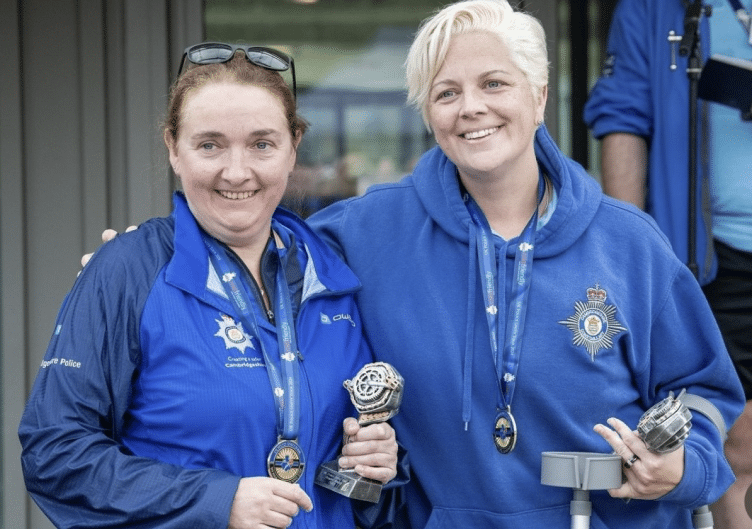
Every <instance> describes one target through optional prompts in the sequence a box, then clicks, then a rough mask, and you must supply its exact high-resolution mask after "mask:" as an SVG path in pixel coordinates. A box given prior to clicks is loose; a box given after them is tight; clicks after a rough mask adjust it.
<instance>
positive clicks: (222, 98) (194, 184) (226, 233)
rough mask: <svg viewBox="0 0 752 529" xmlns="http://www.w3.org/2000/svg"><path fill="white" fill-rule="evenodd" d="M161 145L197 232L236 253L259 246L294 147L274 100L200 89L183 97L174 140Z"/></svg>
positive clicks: (230, 89) (233, 90) (256, 91)
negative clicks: (234, 250)
mask: <svg viewBox="0 0 752 529" xmlns="http://www.w3.org/2000/svg"><path fill="white" fill-rule="evenodd" d="M165 141H166V143H167V147H168V150H169V153H170V164H171V165H172V168H173V170H174V171H175V174H176V175H177V176H178V178H180V181H181V183H182V185H183V190H184V192H185V196H186V199H187V200H188V206H189V207H190V209H191V212H192V213H193V215H194V217H195V218H196V220H197V221H198V223H199V224H200V225H201V227H202V228H203V229H204V230H206V232H207V233H209V234H210V235H211V236H213V237H214V238H216V239H218V240H220V241H222V242H224V243H225V244H227V245H228V246H230V247H231V248H234V249H237V248H250V247H252V246H258V245H265V244H266V241H267V239H268V238H269V233H270V231H269V230H270V227H271V216H272V213H273V212H274V210H275V208H276V207H277V205H278V204H279V202H280V200H281V199H282V195H283V194H284V192H285V188H286V187H287V181H288V177H289V175H290V173H291V172H292V169H293V167H294V165H295V154H296V151H295V149H296V147H297V142H296V141H294V140H293V136H292V133H291V132H290V126H289V124H288V121H287V119H286V118H285V114H284V110H283V107H282V104H281V103H280V101H279V100H278V99H277V98H276V97H275V96H273V95H272V93H271V92H269V91H268V90H265V89H263V88H259V87H257V86H252V85H242V84H237V83H233V82H214V83H208V84H205V85H204V86H202V87H201V88H198V89H196V90H195V91H193V92H191V93H189V94H188V95H187V96H186V99H185V102H184V103H183V108H182V112H181V122H180V130H179V133H178V136H177V138H176V140H174V141H171V139H170V136H169V134H166V135H165Z"/></svg>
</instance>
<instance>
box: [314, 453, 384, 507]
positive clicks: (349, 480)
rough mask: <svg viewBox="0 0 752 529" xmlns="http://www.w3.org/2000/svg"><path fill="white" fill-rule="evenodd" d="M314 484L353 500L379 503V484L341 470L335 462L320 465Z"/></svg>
mask: <svg viewBox="0 0 752 529" xmlns="http://www.w3.org/2000/svg"><path fill="white" fill-rule="evenodd" d="M316 484H317V485H320V486H322V487H324V488H325V489H329V490H332V491H334V492H336V493H337V494H342V495H343V496H347V497H348V498H350V499H353V500H363V501H368V502H371V503H376V502H378V501H379V497H380V496H381V482H380V481H376V480H374V479H369V478H364V477H363V476H361V475H360V474H357V473H356V472H354V471H352V470H342V469H340V468H339V465H338V464H337V462H336V461H328V462H326V463H324V464H322V465H321V466H320V467H319V468H318V470H317V471H316Z"/></svg>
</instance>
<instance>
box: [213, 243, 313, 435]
mask: <svg viewBox="0 0 752 529" xmlns="http://www.w3.org/2000/svg"><path fill="white" fill-rule="evenodd" d="M203 238H204V244H206V247H207V249H208V250H209V258H210V259H211V262H212V265H214V268H215V269H216V270H217V272H218V273H219V277H220V280H221V282H222V285H223V286H224V288H225V292H226V293H227V297H229V298H230V301H231V302H232V304H233V306H234V307H235V309H236V310H237V311H238V314H239V315H240V320H241V321H242V322H243V324H244V325H245V326H247V328H248V329H249V330H251V332H252V333H253V334H254V335H255V336H256V337H257V338H258V341H259V344H260V345H261V351H262V353H263V355H264V363H265V364H266V372H267V374H268V376H269V382H270V383H271V385H272V392H273V393H274V400H275V402H276V404H277V436H278V437H279V438H280V439H297V437H298V430H299V427H300V394H299V392H298V388H299V387H300V366H299V365H298V346H297V341H296V337H295V328H294V327H293V321H292V320H293V312H292V304H291V303H290V291H289V288H288V284H287V278H286V277H285V273H284V270H283V266H282V258H281V256H280V262H279V266H278V267H277V276H276V294H277V299H276V302H277V314H276V320H277V342H278V343H279V353H280V354H279V362H280V364H281V371H282V374H281V375H280V369H279V368H278V367H277V363H276V362H275V359H273V358H272V357H271V355H270V354H269V351H267V349H266V347H264V341H263V340H262V339H261V333H260V331H259V328H258V324H257V322H256V315H255V314H254V312H253V309H252V305H251V303H250V300H249V299H248V295H247V294H246V291H245V289H244V288H243V285H242V284H241V283H240V280H239V278H240V277H241V275H242V274H243V272H242V271H241V270H240V269H239V267H238V266H237V264H236V263H233V262H232V259H228V258H227V252H226V250H225V249H224V248H223V247H222V245H220V244H219V242H217V241H216V240H215V239H213V238H211V237H209V236H207V235H204V236H203ZM275 248H276V245H275ZM277 253H278V255H279V248H277ZM283 378H284V380H283ZM279 390H283V391H279Z"/></svg>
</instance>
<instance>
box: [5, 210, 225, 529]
mask: <svg viewBox="0 0 752 529" xmlns="http://www.w3.org/2000/svg"><path fill="white" fill-rule="evenodd" d="M172 231H173V223H172V221H171V219H156V220H152V221H149V222H147V223H145V224H144V225H142V226H141V227H140V228H139V229H138V230H137V231H136V232H133V233H129V234H124V235H121V236H119V237H117V238H116V239H115V240H113V241H111V242H109V243H107V244H105V245H104V246H102V247H101V248H100V250H99V251H98V252H97V253H96V254H95V255H94V257H93V258H92V260H91V261H90V263H89V264H88V265H87V266H86V267H85V269H84V270H83V271H82V272H81V275H80V276H79V278H78V280H77V281H76V284H75V285H74V287H73V289H72V291H71V292H70V294H69V295H68V297H67V299H66V302H65V306H64V307H63V309H62V310H61V313H60V315H59V318H58V321H57V322H56V325H55V332H54V335H53V337H52V340H51V341H50V345H49V348H48V350H47V353H46V354H45V357H44V360H43V361H42V364H41V367H40V372H39V375H38V377H37V380H36V382H35V385H34V389H33V390H32V393H31V396H30V398H29V401H28V404H27V406H26V410H25V412H24V415H23V417H22V420H21V424H20V427H19V436H20V440H21V444H22V445H23V454H22V464H23V469H24V475H25V477H26V484H27V488H28V490H29V492H30V494H31V495H32V497H33V498H34V500H35V501H36V502H37V504H38V505H39V506H40V508H41V509H42V510H43V511H44V512H45V514H47V516H48V517H50V519H51V520H53V521H54V522H55V524H56V526H57V527H91V528H95V527H96V528H102V527H122V528H125V527H175V528H177V527H188V526H192V525H193V524H194V523H199V525H204V526H222V527H223V526H224V525H222V524H226V520H227V517H228V514H229V508H230V505H231V502H232V499H233V497H234V493H235V489H236V487H237V482H238V478H237V477H235V476H232V475H229V474H228V473H226V472H222V471H217V470H186V469H182V468H179V467H177V466H175V465H170V464H165V463H158V462H155V461H152V460H148V459H145V458H140V457H135V456H133V455H132V454H130V453H128V451H127V450H124V448H123V445H122V443H121V439H122V435H123V429H124V424H125V417H126V413H127V411H126V410H127V408H128V404H129V399H130V396H131V394H132V383H133V379H134V377H135V376H136V373H137V370H138V368H139V364H140V360H141V352H140V346H139V344H138V341H137V340H133V337H137V336H139V327H140V324H141V322H140V315H141V313H142V310H143V306H144V304H145V303H146V300H147V298H148V295H149V292H150V288H149V287H150V285H152V284H153V283H154V281H155V279H156V277H157V275H158V274H159V273H160V271H161V269H162V268H163V267H164V265H165V263H166V262H167V259H168V258H169V256H170V253H171V249H172V248H171V247H172ZM155 241H157V243H156V244H155ZM134 256H140V257H138V258H134ZM130 285H141V288H137V289H133V288H131V287H130ZM84 329H85V331H83V330H84ZM170 512H172V513H178V514H177V515H176V516H173V517H171V518H170V519H165V518H163V517H161V516H163V515H164V514H165V513H170ZM136 514H138V516H139V518H138V519H139V520H141V521H138V520H136V519H134V515H136ZM150 519H151V520H152V521H151V522H149V521H148V520H150Z"/></svg>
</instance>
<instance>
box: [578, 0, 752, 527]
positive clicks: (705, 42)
mask: <svg viewBox="0 0 752 529" xmlns="http://www.w3.org/2000/svg"><path fill="white" fill-rule="evenodd" d="M702 3H703V4H704V5H708V6H711V7H712V15H711V16H710V17H709V18H708V17H704V16H703V17H702V19H701V25H700V45H701V51H702V57H703V58H702V61H703V62H704V61H705V60H706V59H707V57H709V56H710V54H722V55H726V56H730V57H738V58H742V59H752V39H750V33H749V31H750V29H749V28H750V26H749V21H747V25H746V27H745V25H743V24H740V20H739V19H738V18H737V14H736V13H735V7H741V8H742V10H741V12H740V13H739V14H740V15H741V17H742V19H743V18H744V16H747V17H749V16H750V14H751V13H752V1H750V0H741V2H740V4H739V6H733V4H734V3H735V2H733V1H729V0H705V1H703V2H702ZM686 4H687V3H686V2H681V1H679V0H665V1H662V2H653V1H648V0H622V1H621V2H620V3H619V5H618V6H617V8H616V11H615V13H614V19H613V22H612V26H611V30H610V35H609V42H608V58H607V60H606V67H605V68H604V71H603V76H602V77H601V78H600V79H599V80H598V82H597V83H596V85H595V87H594V88H593V91H592V93H591V95H590V99H589V101H588V103H587V106H586V108H585V120H586V122H587V123H588V126H590V127H591V128H592V131H593V134H594V135H595V137H597V138H599V139H601V140H602V173H603V174H602V177H603V187H604V191H605V192H606V193H608V194H609V195H612V196H614V197H616V198H619V199H622V200H626V201H628V202H632V203H634V204H636V205H637V206H639V207H640V208H642V209H645V210H647V212H648V213H650V214H651V215H652V216H653V217H654V218H655V220H656V221H657V222H658V225H659V226H660V228H661V229H662V230H663V231H664V232H665V233H666V235H667V236H668V238H669V240H670V241H671V244H672V246H673V248H674V250H675V252H676V254H677V255H678V256H679V258H680V259H682V260H683V261H684V262H685V263H686V262H688V231H689V230H688V226H689V223H688V208H689V199H688V195H689V191H688V187H689V176H688V175H689V167H688V165H689V163H688V159H689V153H688V150H689V147H688V145H689V80H688V77H687V58H685V57H681V56H679V54H678V53H677V50H678V44H677V43H676V42H673V43H672V42H671V41H669V39H668V36H669V32H670V31H673V32H674V34H675V35H679V36H682V35H683V34H684V32H685V29H684V16H685V11H686ZM747 20H749V19H747ZM646 21H648V23H646ZM672 47H673V48H674V49H673V50H672ZM672 58H674V59H672ZM672 63H673V64H674V65H675V66H676V67H675V68H672V67H671V66H672ZM738 89H739V90H752V87H750V86H739V87H738ZM698 111H699V112H698V115H699V116H700V122H699V123H698V130H699V131H700V147H699V149H698V154H697V156H698V157H697V161H698V168H699V175H698V176H699V178H698V180H697V197H698V204H697V207H698V216H697V226H696V233H697V244H696V250H697V254H696V255H695V256H694V259H695V261H696V263H697V264H698V265H699V277H698V279H699V281H700V283H701V284H702V285H704V287H703V289H704V292H705V295H706V296H707V299H708V301H709V302H710V306H711V309H712V310H713V314H714V315H715V318H716V320H717V322H718V325H719V326H720V329H721V332H722V333H723V337H724V341H725V343H726V347H727V349H728V351H729V353H730V355H731V358H732V360H733V361H734V366H735V367H736V372H737V374H738V375H739V378H740V379H741V381H742V385H743V387H744V392H745V396H746V399H747V405H746V407H745V409H744V413H743V414H742V416H741V417H740V419H739V420H738V421H737V422H736V424H735V425H734V427H733V428H732V429H731V430H730V431H729V434H728V441H727V443H726V456H727V457H728V460H729V462H730V463H731V468H732V469H733V471H734V473H735V474H736V482H735V483H734V484H733V485H732V486H731V488H730V489H729V491H728V492H727V493H726V494H725V495H724V496H723V498H722V499H721V501H719V502H718V504H716V505H715V506H714V508H713V511H714V514H715V522H716V528H718V529H752V519H750V518H749V517H748V516H747V515H746V512H745V509H744V494H745V492H746V491H747V489H748V488H749V487H750V485H752V121H743V120H742V117H741V113H740V112H739V110H737V109H733V108H730V107H726V106H723V105H721V104H718V103H712V102H709V103H704V102H702V101H700V102H699V105H698ZM716 268H717V275H716Z"/></svg>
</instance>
